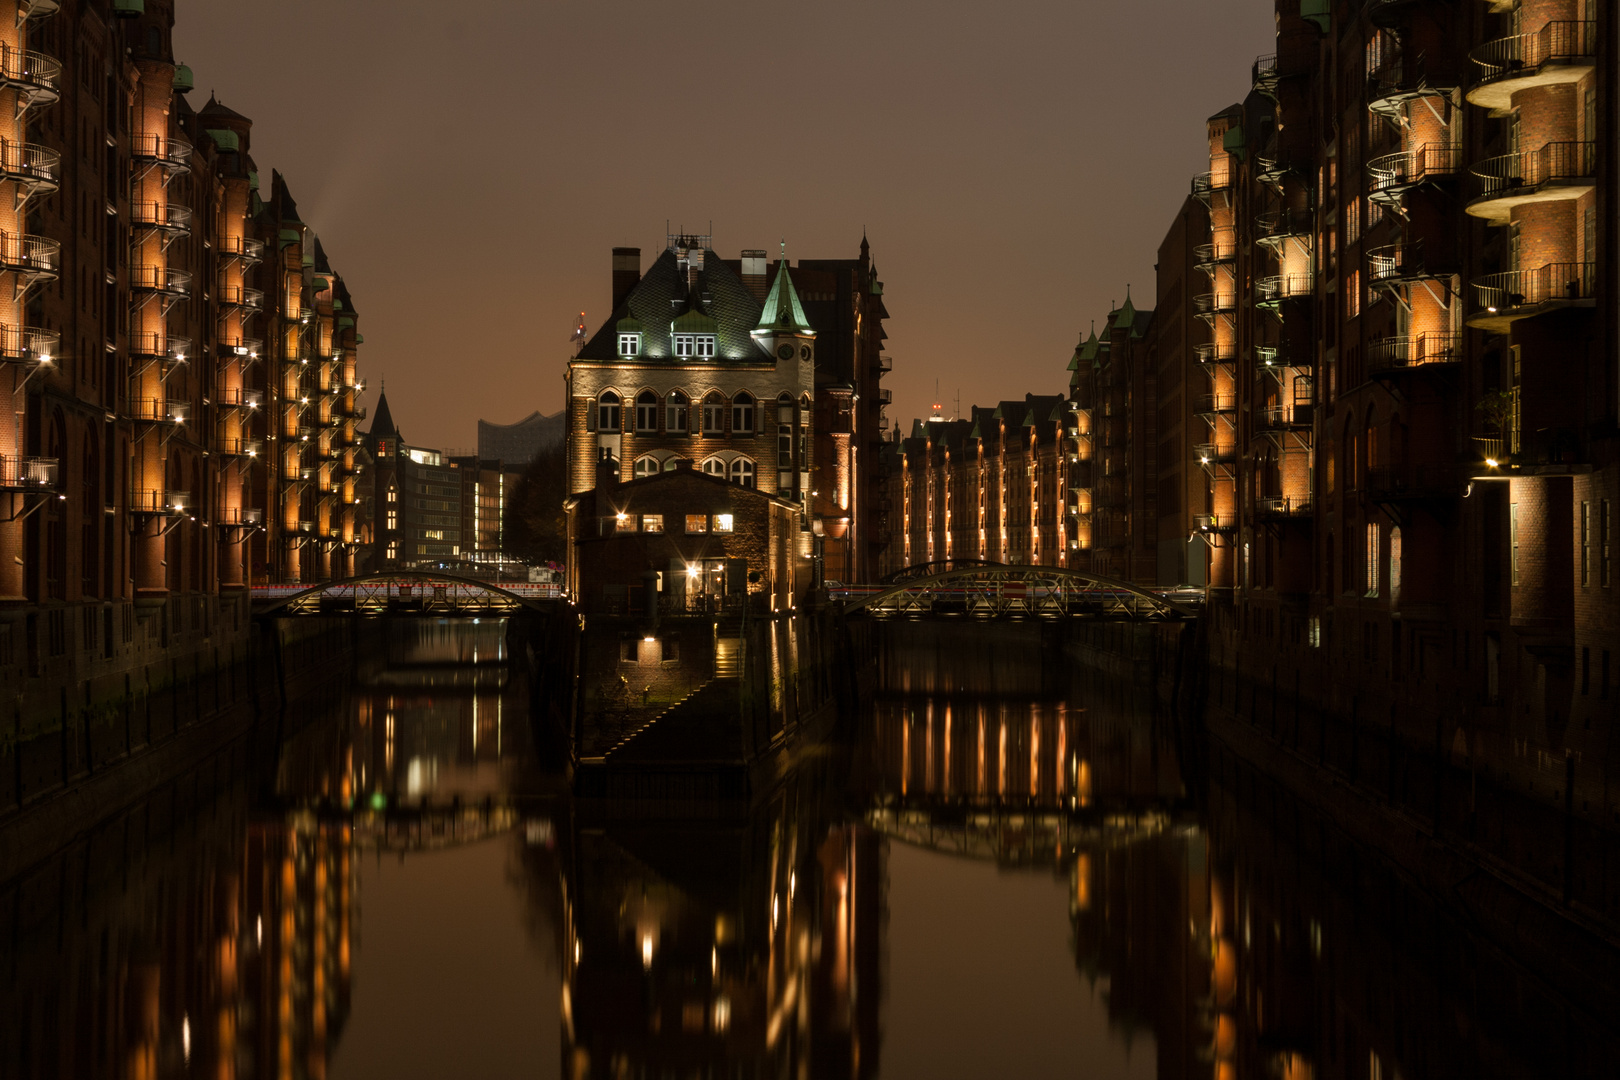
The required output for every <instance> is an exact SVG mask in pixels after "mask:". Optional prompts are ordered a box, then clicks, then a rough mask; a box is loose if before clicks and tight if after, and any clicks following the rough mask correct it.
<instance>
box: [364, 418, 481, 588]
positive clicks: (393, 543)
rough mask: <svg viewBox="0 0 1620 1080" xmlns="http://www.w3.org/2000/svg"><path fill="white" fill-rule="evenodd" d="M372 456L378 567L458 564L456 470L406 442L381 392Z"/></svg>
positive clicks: (458, 479)
mask: <svg viewBox="0 0 1620 1080" xmlns="http://www.w3.org/2000/svg"><path fill="white" fill-rule="evenodd" d="M367 441H368V442H369V443H370V447H369V449H370V452H371V455H372V457H373V458H374V459H375V462H376V464H375V465H374V466H373V470H372V476H373V483H374V496H373V497H374V499H375V505H376V507H377V522H376V530H375V531H376V544H377V549H378V551H379V552H380V553H381V554H380V558H379V559H378V565H379V566H381V567H383V568H387V567H398V568H402V569H439V568H444V567H449V566H452V565H453V564H455V563H459V562H462V561H463V559H464V555H463V551H462V532H461V527H462V522H461V505H462V504H461V500H462V483H461V470H460V469H459V468H458V467H457V466H456V465H455V464H454V463H453V462H451V461H450V460H448V459H447V458H446V457H445V456H444V454H443V453H442V452H441V451H438V450H430V449H428V448H426V447H421V446H411V445H409V444H407V443H406V442H405V440H404V437H403V436H402V435H401V434H400V432H399V428H398V427H397V426H396V425H395V424H394V417H393V413H392V411H390V409H389V408H388V395H387V393H386V392H385V393H383V394H381V395H380V396H379V397H378V398H377V416H376V419H375V420H374V421H372V425H371V431H370V432H369V433H368V435H367Z"/></svg>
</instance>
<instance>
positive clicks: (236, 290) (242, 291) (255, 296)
mask: <svg viewBox="0 0 1620 1080" xmlns="http://www.w3.org/2000/svg"><path fill="white" fill-rule="evenodd" d="M218 296H219V302H220V304H221V306H223V307H229V308H241V309H242V310H244V311H263V310H264V292H263V291H262V290H260V289H249V288H245V287H244V286H241V285H226V286H224V287H223V288H221V289H220V290H219V293H218Z"/></svg>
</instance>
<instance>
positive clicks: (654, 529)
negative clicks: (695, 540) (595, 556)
mask: <svg viewBox="0 0 1620 1080" xmlns="http://www.w3.org/2000/svg"><path fill="white" fill-rule="evenodd" d="M685 519H686V520H685V529H684V530H683V531H684V532H685V533H686V535H687V536H703V535H706V534H708V533H728V532H731V531H732V525H733V522H734V521H735V520H736V519H735V518H734V517H733V516H732V515H731V514H687V515H685ZM663 531H664V515H663V514H619V515H618V516H617V517H610V518H603V519H602V521H601V528H600V533H601V535H603V536H608V535H610V534H613V533H636V532H641V533H661V532H663Z"/></svg>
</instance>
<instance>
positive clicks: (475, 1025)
mask: <svg viewBox="0 0 1620 1080" xmlns="http://www.w3.org/2000/svg"><path fill="white" fill-rule="evenodd" d="M935 644H937V643H927V644H925V646H922V647H918V648H916V649H914V650H911V651H909V652H908V651H906V650H904V649H901V650H896V649H894V648H888V649H885V650H884V652H883V655H882V670H883V677H882V681H881V685H880V688H879V692H878V693H877V694H876V695H875V696H874V697H873V699H872V700H871V701H870V702H868V703H867V704H866V706H865V707H864V709H863V712H862V713H861V715H860V716H858V717H852V718H847V719H848V720H849V721H850V722H849V723H848V725H847V726H846V727H845V729H844V730H843V734H842V735H841V736H840V737H838V738H835V739H832V740H828V741H822V742H817V743H814V744H806V745H803V746H799V747H797V748H796V756H795V758H794V760H793V763H792V767H790V768H785V769H784V770H783V772H782V775H781V776H780V778H779V779H778V780H776V781H775V782H773V783H772V784H770V785H767V786H766V787H765V789H764V790H759V791H756V792H754V793H753V796H752V798H751V799H748V800H741V801H737V802H735V803H719V804H717V803H715V802H714V801H713V800H709V801H707V802H693V803H691V804H683V803H682V802H681V800H680V799H679V798H670V799H663V800H661V801H660V803H659V808H660V812H659V813H658V814H657V815H656V816H645V815H644V816H627V815H624V814H618V813H615V812H614V808H613V806H612V805H611V800H601V799H597V800H582V801H580V802H577V803H575V802H570V801H569V800H568V798H567V797H566V795H565V794H564V791H565V785H564V778H563V777H561V776H559V775H554V774H550V773H547V772H546V771H545V770H544V769H543V768H541V767H540V765H539V764H538V762H537V760H536V755H535V752H534V749H533V739H532V736H531V729H530V726H529V719H528V718H529V715H530V712H529V709H528V702H527V695H528V693H529V690H528V688H527V687H526V686H524V685H523V683H522V680H521V678H517V677H516V676H514V674H513V673H512V672H511V671H509V670H508V669H507V668H506V667H505V666H503V665H502V664H501V663H499V659H500V658H501V657H502V656H503V651H502V650H503V649H504V644H503V641H502V635H501V629H500V626H499V624H481V625H479V626H477V627H473V626H470V625H464V626H460V627H456V626H452V625H450V624H433V623H423V624H415V625H414V626H411V627H406V628H404V629H400V630H396V631H395V632H394V635H393V636H392V637H390V638H389V640H388V642H387V647H386V648H385V649H381V650H379V651H378V652H377V654H376V655H375V656H373V657H371V658H370V659H369V660H366V661H364V662H362V663H361V664H360V669H359V674H358V675H357V677H356V679H355V681H354V683H353V685H351V686H350V687H348V688H347V691H346V693H345V695H344V696H343V697H342V698H341V699H334V700H333V701H331V702H330V703H329V704H328V705H327V706H325V707H322V708H316V709H305V710H302V711H300V712H298V714H297V715H289V716H288V717H286V718H284V719H283V720H282V721H281V722H280V725H279V726H278V724H277V722H276V721H275V719H274V718H269V719H267V720H266V722H265V723H264V724H263V725H261V727H260V728H259V729H257V730H256V732H255V734H254V736H253V737H252V739H250V740H248V741H246V742H244V743H243V744H241V745H238V746H236V747H232V748H231V749H230V750H229V751H228V752H226V753H223V754H221V755H220V756H219V757H218V758H217V759H215V760H212V761H209V762H205V763H202V764H201V765H199V767H198V768H197V769H195V770H193V772H191V773H189V774H188V775H186V776H184V777H179V778H175V780H174V781H173V782H172V783H171V784H170V785H169V786H168V787H166V788H165V789H163V790H162V791H160V792H159V793H157V794H156V795H154V796H153V797H152V798H151V799H149V800H147V801H146V802H144V803H143V804H142V805H140V806H138V807H136V808H133V809H132V810H131V811H130V812H129V813H128V814H126V815H124V816H122V817H120V818H119V819H117V820H116V821H113V822H111V823H109V824H107V825H106V826H104V827H102V828H101V829H98V830H97V831H96V832H95V833H94V834H92V835H90V836H88V837H84V838H81V839H79V840H77V841H75V842H73V843H72V844H70V845H68V846H67V847H66V848H65V849H64V850H63V851H62V852H61V853H60V854H59V855H58V857H57V858H56V859H55V860H53V861H52V862H51V863H49V864H47V865H45V866H42V867H40V868H37V869H36V871H35V872H34V873H32V874H30V875H28V876H27V877H26V878H25V879H23V880H20V881H15V882H11V883H9V884H7V885H5V886H4V887H3V888H0V942H4V945H3V946H0V1010H3V1012H0V1015H4V1016H5V1017H6V1022H5V1023H4V1024H0V1076H3V1077H12V1076H18V1077H57V1076H107V1077H130V1078H147V1077H169V1076H189V1075H203V1074H206V1075H209V1076H214V1077H269V1076H274V1077H321V1076H327V1075H332V1076H337V1077H342V1076H349V1075H355V1076H360V1075H371V1074H375V1073H378V1072H388V1073H390V1074H392V1075H413V1074H420V1075H442V1074H443V1073H444V1072H445V1071H447V1070H448V1071H458V1070H460V1071H475V1072H478V1073H479V1074H480V1075H486V1074H493V1073H494V1072H496V1071H498V1070H499V1069H501V1068H513V1067H515V1063H523V1065H524V1068H526V1069H528V1070H529V1074H531V1075H532V1074H533V1073H534V1072H535V1071H536V1070H538V1072H539V1074H540V1075H560V1076H564V1077H569V1078H586V1077H641V1076H663V1075H683V1076H684V1075H716V1076H722V1075H723V1076H766V1075H769V1076H782V1075H793V1076H805V1077H880V1076H881V1077H890V1078H893V1077H903V1076H912V1075H919V1076H920V1075H927V1076H954V1075H960V1076H981V1075H997V1074H1001V1075H1012V1074H1017V1075H1043V1074H1046V1073H1049V1072H1064V1071H1073V1069H1074V1068H1075V1067H1076V1066H1077V1064H1078V1065H1083V1066H1084V1068H1086V1069H1087V1070H1089V1073H1090V1074H1091V1075H1100V1076H1109V1075H1114V1076H1146V1075H1155V1076H1158V1077H1161V1078H1189V1080H1191V1078H1198V1080H1204V1078H1210V1080H1232V1078H1236V1077H1251V1076H1252V1077H1259V1076H1268V1077H1283V1078H1286V1080H1302V1078H1306V1077H1312V1078H1314V1077H1317V1076H1323V1077H1328V1076H1343V1077H1356V1078H1362V1077H1377V1078H1380V1080H1388V1078H1392V1077H1395V1076H1402V1077H1408V1078H1419V1077H1431V1076H1451V1075H1464V1074H1465V1075H1470V1076H1485V1077H1493V1076H1532V1075H1552V1074H1555V1073H1557V1074H1563V1075H1582V1076H1585V1075H1603V1074H1604V1073H1605V1071H1606V1069H1607V1067H1608V1062H1609V1061H1610V1060H1612V1056H1613V1054H1614V1053H1615V1052H1616V1050H1617V1049H1620V1047H1617V1045H1616V1038H1615V1034H1614V1028H1613V1025H1612V1024H1609V1023H1607V1022H1606V1020H1605V1018H1606V1017H1609V1016H1612V1015H1613V1014H1612V1013H1611V1012H1608V1011H1607V1009H1608V1004H1607V1003H1609V1002H1612V1001H1613V1000H1614V991H1613V975H1612V973H1596V974H1593V975H1592V976H1591V979H1590V981H1589V982H1588V983H1586V984H1584V989H1585V991H1586V992H1585V994H1584V996H1583V998H1581V999H1576V998H1575V996H1574V995H1572V994H1571V993H1569V992H1568V991H1565V990H1560V989H1558V988H1556V987H1554V986H1551V985H1549V984H1548V983H1547V982H1546V981H1545V980H1544V979H1539V978H1537V977H1536V976H1535V975H1534V974H1532V971H1533V967H1532V966H1529V965H1526V964H1525V963H1523V962H1521V960H1519V959H1516V958H1515V957H1514V956H1513V954H1512V952H1511V950H1510V949H1507V948H1505V947H1504V946H1503V945H1502V944H1501V943H1500V942H1492V941H1488V940H1484V939H1482V938H1481V937H1479V936H1478V934H1477V931H1476V930H1475V928H1473V927H1471V926H1470V925H1469V924H1468V922H1467V921H1466V920H1465V919H1464V918H1463V917H1461V916H1460V915H1458V914H1457V913H1456V910H1455V909H1454V907H1453V906H1451V905H1449V904H1448V903H1446V902H1442V901H1441V900H1437V899H1436V898H1434V897H1432V896H1428V895H1426V894H1423V893H1422V892H1421V891H1419V890H1416V889H1414V888H1412V887H1411V886H1410V885H1408V884H1406V883H1404V882H1403V881H1402V880H1401V879H1400V878H1399V876H1398V875H1395V874H1393V873H1392V872H1390V871H1389V870H1388V868H1387V867H1386V866H1385V864H1384V863H1383V862H1382V861H1381V860H1380V859H1379V857H1378V855H1377V853H1376V852H1370V851H1366V850H1363V849H1358V848H1356V847H1355V846H1353V845H1351V844H1350V843H1349V842H1348V841H1346V840H1344V839H1343V838H1342V837H1341V836H1339V835H1338V834H1336V833H1335V832H1334V831H1333V830H1332V828H1331V826H1330V825H1329V824H1328V823H1326V822H1323V821H1321V820H1318V819H1315V818H1313V817H1312V816H1311V815H1310V814H1309V813H1307V812H1305V811H1304V810H1303V809H1302V808H1301V807H1299V806H1298V805H1296V804H1295V803H1293V802H1292V801H1291V800H1289V799H1288V798H1287V797H1286V795H1285V794H1284V793H1283V792H1282V791H1281V790H1280V789H1278V788H1277V787H1276V786H1275V785H1274V784H1272V783H1271V782H1270V781H1268V780H1267V779H1266V778H1265V777H1264V776H1262V775H1259V774H1257V773H1255V772H1254V771H1253V770H1252V769H1249V768H1248V767H1246V766H1244V765H1243V764H1242V763H1241V762H1239V761H1237V760H1234V759H1232V758H1230V757H1229V756H1226V757H1223V756H1221V755H1219V754H1217V755H1216V756H1215V758H1214V760H1213V761H1212V762H1211V763H1210V764H1209V765H1208V766H1207V767H1205V766H1203V765H1202V764H1200V766H1199V769H1200V770H1202V771H1201V772H1199V773H1196V774H1195V773H1193V772H1192V770H1189V769H1186V768H1184V766H1183V762H1184V761H1185V760H1187V759H1189V758H1190V757H1192V756H1193V754H1192V751H1191V750H1189V749H1188V748H1189V746H1191V745H1193V743H1194V741H1195V740H1193V739H1192V737H1191V735H1190V734H1189V732H1188V731H1187V730H1186V729H1185V726H1184V725H1179V724H1178V723H1176V722H1175V721H1174V719H1173V718H1170V717H1166V716H1164V715H1162V714H1159V713H1156V712H1155V710H1154V709H1153V708H1152V707H1151V705H1150V704H1148V703H1144V702H1143V701H1141V700H1140V699H1138V698H1135V697H1133V696H1132V695H1130V694H1129V693H1123V692H1119V691H1116V690H1111V689H1108V688H1104V687H1100V686H1098V685H1095V684H1093V683H1090V682H1088V681H1086V680H1082V679H1080V678H1078V677H1077V676H1075V675H1074V673H1073V672H1072V670H1069V669H1067V668H1065V669H1062V670H1060V671H1058V672H1056V673H1054V671H1053V669H1052V667H1051V666H1050V665H1049V664H1045V663H1043V662H1040V660H1039V653H1038V651H1032V650H1030V649H1027V648H1024V647H1022V646H1021V645H1019V644H1018V643H1017V642H1014V643H1012V644H1010V645H1002V646H997V645H986V646H985V647H984V648H983V649H981V650H977V651H975V652H972V653H971V654H970V653H968V652H965V651H962V650H943V651H942V650H940V649H937V648H935V647H934V645H935ZM791 645H792V643H791V642H789V643H787V645H786V646H784V648H787V647H791ZM997 648H1005V649H1007V650H1008V655H1007V656H1006V657H1005V659H1007V660H1008V661H1009V662H1008V663H1007V664H1002V663H1000V662H999V661H998V659H997V658H996V657H995V655H994V653H995V650H996V649H997ZM1012 654H1016V658H1015V656H1014V655H1012ZM969 655H971V656H972V657H973V658H972V659H970V660H964V659H962V658H963V657H964V656H969ZM986 656H988V657H989V658H988V659H986ZM1032 657H1033V658H1032ZM1015 659H1016V662H1014V660H1015ZM492 661H493V662H492ZM704 662H705V663H712V658H710V657H705V658H704ZM1197 760H1199V761H1200V762H1202V761H1203V758H1202V756H1201V755H1200V756H1198V757H1197ZM1189 777H1191V779H1193V780H1194V781H1196V782H1195V783H1191V784H1189V783H1188V782H1187V780H1188V778H1189ZM363 912H367V913H369V914H370V915H372V916H373V919H372V920H371V923H370V925H371V926H372V929H373V930H374V934H373V935H371V936H370V937H368V936H367V935H365V934H363V933H362V927H363V926H365V925H367V921H366V920H365V919H363V918H362V913H363ZM457 972H459V973H460V974H459V975H458V974H457ZM531 1066H533V1067H532V1068H531Z"/></svg>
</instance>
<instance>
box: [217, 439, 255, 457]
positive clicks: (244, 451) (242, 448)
mask: <svg viewBox="0 0 1620 1080" xmlns="http://www.w3.org/2000/svg"><path fill="white" fill-rule="evenodd" d="M218 449H219V452H220V453H221V454H223V455H225V456H226V457H235V458H256V457H258V456H259V455H260V454H262V453H264V440H263V439H237V438H225V439H220V440H219V444H218Z"/></svg>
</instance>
